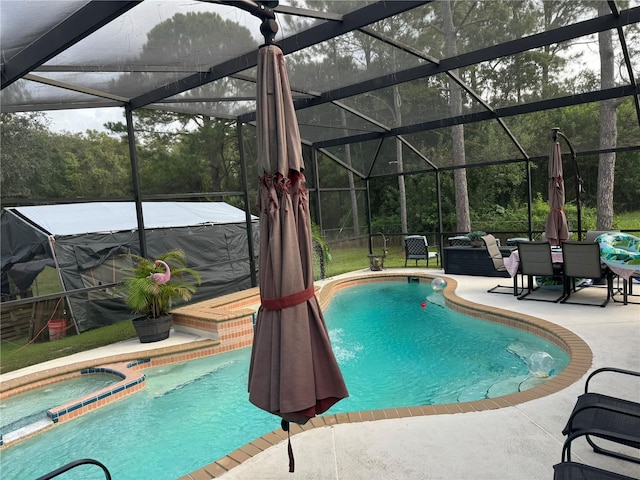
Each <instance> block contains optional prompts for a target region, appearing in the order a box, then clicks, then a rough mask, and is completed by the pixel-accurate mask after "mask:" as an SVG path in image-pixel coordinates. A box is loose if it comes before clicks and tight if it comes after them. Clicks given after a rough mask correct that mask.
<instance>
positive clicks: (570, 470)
mask: <svg viewBox="0 0 640 480" xmlns="http://www.w3.org/2000/svg"><path fill="white" fill-rule="evenodd" d="M599 433H600V432H599V431H598V430H580V431H578V432H575V433H573V434H571V435H569V437H568V438H567V439H566V441H565V442H564V445H563V447H562V461H561V462H560V463H558V464H556V465H554V466H553V480H578V479H589V480H634V477H628V476H626V475H622V474H621V473H616V472H612V471H610V470H604V469H602V468H598V467H594V466H592V465H586V464H584V463H578V462H574V461H572V460H571V442H573V441H574V440H575V439H576V438H579V437H583V436H587V435H598V434H599ZM626 438H627V437H626V436H624V435H622V436H620V437H619V439H620V440H623V439H626ZM635 480H637V479H635Z"/></svg>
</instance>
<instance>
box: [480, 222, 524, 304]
mask: <svg viewBox="0 0 640 480" xmlns="http://www.w3.org/2000/svg"><path fill="white" fill-rule="evenodd" d="M482 241H483V242H484V244H485V246H486V247H487V252H489V257H491V261H492V262H493V268H495V269H496V271H497V272H506V271H507V267H506V266H505V264H504V258H503V257H502V252H501V251H500V249H499V248H498V242H497V241H496V237H494V236H493V235H491V234H488V235H485V236H483V237H482ZM523 288H524V287H523ZM505 289H506V291H505ZM487 292H489V293H507V294H510V295H519V294H520V293H522V289H518V273H516V274H515V275H514V276H513V285H511V286H509V285H500V284H498V285H496V286H495V287H493V288H490V289H489V290H487Z"/></svg>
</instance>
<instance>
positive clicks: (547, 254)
mask: <svg viewBox="0 0 640 480" xmlns="http://www.w3.org/2000/svg"><path fill="white" fill-rule="evenodd" d="M518 255H519V257H520V267H519V268H520V272H521V273H522V275H523V276H526V277H527V288H526V291H524V293H523V294H522V295H520V296H519V297H518V300H524V299H526V300H536V301H539V302H554V303H555V302H558V301H560V300H562V299H563V298H564V296H565V293H564V289H563V292H562V295H560V296H559V297H557V298H548V297H542V296H539V297H531V298H529V295H531V293H533V292H534V291H536V290H538V289H539V288H540V287H534V283H533V277H536V276H540V277H558V278H562V266H561V265H558V264H554V263H553V261H552V259H551V245H550V244H549V242H546V241H544V242H518Z"/></svg>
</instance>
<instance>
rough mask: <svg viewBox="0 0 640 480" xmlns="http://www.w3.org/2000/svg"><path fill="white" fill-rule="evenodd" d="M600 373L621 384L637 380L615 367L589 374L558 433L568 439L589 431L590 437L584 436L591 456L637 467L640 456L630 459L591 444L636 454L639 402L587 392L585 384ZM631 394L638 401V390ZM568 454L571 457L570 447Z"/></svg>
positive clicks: (634, 374) (639, 440)
mask: <svg viewBox="0 0 640 480" xmlns="http://www.w3.org/2000/svg"><path fill="white" fill-rule="evenodd" d="M603 373H609V374H616V375H622V376H624V378H625V380H624V381H631V380H632V377H640V372H636V371H633V370H624V369H621V368H615V367H604V368H599V369H597V370H595V371H594V372H592V373H591V375H589V376H588V377H587V381H586V383H585V387H584V393H583V394H582V395H580V396H579V397H578V400H577V401H576V404H575V406H574V407H573V411H572V412H571V415H570V416H569V420H568V421H567V425H566V426H565V427H564V429H563V430H562V433H563V434H564V435H566V436H567V437H570V436H572V435H574V436H577V434H578V433H580V432H587V431H589V432H590V433H585V434H584V436H585V438H586V440H587V442H588V443H589V445H591V447H592V448H593V450H594V452H596V453H602V454H604V455H609V456H612V457H615V458H620V459H623V460H628V461H630V462H635V463H640V456H637V455H636V456H631V455H629V454H627V453H626V452H625V453H623V452H622V451H616V450H612V448H613V447H612V445H611V444H610V443H608V444H607V448H604V447H603V446H602V444H601V442H600V444H596V443H595V440H594V438H599V439H601V440H606V441H608V442H613V443H614V444H620V445H625V446H626V447H630V448H631V449H636V450H638V451H639V452H638V453H640V403H639V401H640V398H638V399H636V400H638V401H634V400H630V399H627V398H620V397H615V396H612V395H605V394H602V393H596V392H594V391H593V390H592V391H589V382H590V381H591V380H592V379H593V377H595V376H596V375H600V374H603ZM627 379H628V380H627ZM635 392H636V394H637V395H638V397H640V390H638V389H636V390H635ZM568 454H569V455H570V454H571V445H570V444H569V445H568Z"/></svg>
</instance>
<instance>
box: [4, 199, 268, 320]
mask: <svg viewBox="0 0 640 480" xmlns="http://www.w3.org/2000/svg"><path fill="white" fill-rule="evenodd" d="M143 216H144V224H145V234H146V238H147V249H148V256H149V257H150V258H153V257H154V256H156V255H159V254H161V253H163V252H165V251H167V250H170V249H175V248H178V249H181V250H183V251H184V252H185V253H186V255H187V262H188V266H189V267H190V268H193V269H195V270H197V271H198V273H199V274H200V275H201V277H202V284H201V285H200V286H199V287H198V289H197V291H196V294H195V295H194V296H193V301H199V300H203V299H207V298H212V297H216V296H220V295H225V294H228V293H232V292H235V291H238V290H242V289H246V288H250V287H251V271H250V262H249V251H248V247H247V245H248V242H247V224H246V214H245V212H244V211H242V210H240V209H238V208H236V207H233V206H232V205H229V204H227V203H224V202H203V203H199V202H143ZM251 218H252V223H254V224H255V225H253V226H252V231H253V232H254V233H253V234H254V235H255V237H256V241H255V242H254V245H257V244H258V235H259V228H258V225H257V223H258V219H257V218H256V217H253V216H252V217H251ZM1 248H2V279H3V282H2V293H3V299H12V298H14V297H15V294H16V293H18V294H19V293H20V292H24V291H26V290H28V289H29V287H30V286H31V284H32V283H33V281H34V280H35V278H36V277H37V276H38V274H40V272H41V271H42V270H44V268H45V267H47V266H51V267H55V268H56V269H57V271H58V275H59V278H60V280H61V284H62V289H63V291H65V292H69V291H72V290H77V289H84V288H89V287H95V286H99V285H109V284H113V283H117V282H120V281H122V280H123V278H124V276H125V275H126V270H125V269H126V268H128V267H130V266H131V265H132V262H131V259H130V258H129V257H127V255H125V254H127V253H134V254H139V239H138V232H137V219H136V210H135V205H134V203H133V202H102V203H101V202H96V203H78V204H65V205H43V206H28V207H13V208H6V209H3V211H2V246H1ZM256 253H257V252H256ZM68 305H69V308H70V312H68V313H69V314H70V315H72V316H73V320H74V321H75V323H76V325H77V326H78V330H79V331H85V330H88V329H91V328H95V327H99V326H103V325H108V324H112V323H115V322H118V321H121V320H125V319H128V318H131V312H130V311H129V309H128V308H127V307H126V306H125V305H124V301H123V298H122V296H121V295H120V293H119V292H118V289H117V288H115V287H111V288H107V289H97V290H92V291H87V292H84V293H82V294H79V295H78V294H74V295H69V297H68Z"/></svg>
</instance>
